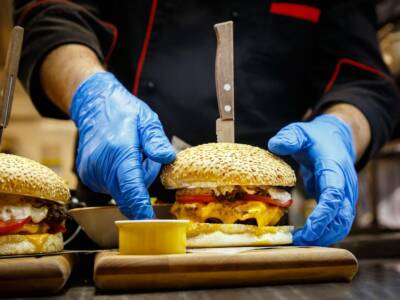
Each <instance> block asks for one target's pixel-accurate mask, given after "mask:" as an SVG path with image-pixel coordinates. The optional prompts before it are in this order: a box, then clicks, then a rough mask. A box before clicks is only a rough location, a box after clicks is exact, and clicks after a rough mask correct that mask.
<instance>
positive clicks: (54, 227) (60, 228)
mask: <svg viewBox="0 0 400 300" xmlns="http://www.w3.org/2000/svg"><path fill="white" fill-rule="evenodd" d="M47 225H49V226H50V229H49V233H53V234H54V233H59V232H62V233H65V232H66V231H67V230H66V228H65V226H64V225H62V224H57V223H47Z"/></svg>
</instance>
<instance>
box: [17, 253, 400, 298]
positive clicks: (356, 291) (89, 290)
mask: <svg viewBox="0 0 400 300" xmlns="http://www.w3.org/2000/svg"><path fill="white" fill-rule="evenodd" d="M80 272H81V271H80ZM75 276H76V274H75ZM399 295H400V259H397V260H383V259H380V260H361V261H360V271H359V273H358V275H357V276H356V278H355V279H354V280H353V282H352V283H324V284H297V285H296V284H292V285H281V286H265V287H249V288H230V289H213V290H192V291H163V292H157V293H131V294H129V293H124V294H110V293H102V292H101V291H98V290H96V289H95V288H94V287H93V285H92V284H91V283H86V285H85V284H83V282H77V281H74V279H73V280H72V281H71V282H70V283H69V285H67V287H66V289H64V291H63V292H62V293H61V294H60V295H57V296H53V297H40V298H31V299H54V300H61V299H74V300H75V299H77V300H78V299H85V300H86V299H102V300H105V299H116V300H123V299H155V300H169V299H174V300H175V299H190V300H197V299H199V300H200V299H201V300H208V299H210V300H211V299H212V300H223V299H229V300H236V299H251V300H261V299H281V300H285V299H302V300H308V299H310V300H311V299H312V300H315V299H327V300H328V299H329V300H333V299H341V300H348V299H357V300H358V299H360V300H365V299H385V300H392V299H396V300H397V299H399ZM18 299H29V298H18Z"/></svg>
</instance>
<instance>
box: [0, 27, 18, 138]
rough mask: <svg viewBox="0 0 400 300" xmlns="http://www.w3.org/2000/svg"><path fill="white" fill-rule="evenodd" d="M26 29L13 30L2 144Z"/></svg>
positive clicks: (1, 103)
mask: <svg viewBox="0 0 400 300" xmlns="http://www.w3.org/2000/svg"><path fill="white" fill-rule="evenodd" d="M23 38H24V29H23V28H22V27H20V26H16V27H14V28H13V30H12V32H11V40H10V43H9V45H8V50H7V56H6V64H5V77H4V85H3V89H2V91H3V94H2V96H1V97H0V144H1V139H2V136H3V129H4V128H6V127H7V125H8V122H9V120H10V113H11V106H12V100H13V97H14V90H15V84H16V82H17V76H18V67H19V59H20V57H21V48H22V41H23Z"/></svg>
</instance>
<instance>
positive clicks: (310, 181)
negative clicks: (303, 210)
mask: <svg viewBox="0 0 400 300" xmlns="http://www.w3.org/2000/svg"><path fill="white" fill-rule="evenodd" d="M300 173H301V175H302V176H303V185H304V189H305V190H306V192H307V194H308V196H311V197H315V195H316V193H315V176H314V173H313V172H312V171H311V170H310V169H309V168H307V167H305V166H303V165H300Z"/></svg>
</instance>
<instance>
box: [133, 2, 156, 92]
mask: <svg viewBox="0 0 400 300" xmlns="http://www.w3.org/2000/svg"><path fill="white" fill-rule="evenodd" d="M157 4H158V0H152V3H151V9H150V15H149V20H148V22H147V28H146V34H145V37H144V41H143V47H142V51H141V53H140V56H139V61H138V65H137V68H136V74H135V80H134V82H133V89H132V92H133V94H134V95H136V96H137V94H138V92H139V83H140V76H141V75H142V70H143V65H144V61H145V59H146V55H147V49H148V48H149V43H150V37H151V32H152V30H153V24H154V18H155V16H156V11H157Z"/></svg>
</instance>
